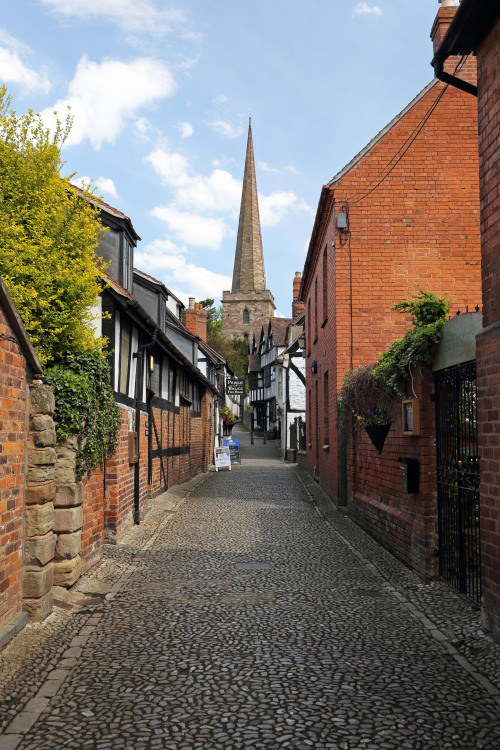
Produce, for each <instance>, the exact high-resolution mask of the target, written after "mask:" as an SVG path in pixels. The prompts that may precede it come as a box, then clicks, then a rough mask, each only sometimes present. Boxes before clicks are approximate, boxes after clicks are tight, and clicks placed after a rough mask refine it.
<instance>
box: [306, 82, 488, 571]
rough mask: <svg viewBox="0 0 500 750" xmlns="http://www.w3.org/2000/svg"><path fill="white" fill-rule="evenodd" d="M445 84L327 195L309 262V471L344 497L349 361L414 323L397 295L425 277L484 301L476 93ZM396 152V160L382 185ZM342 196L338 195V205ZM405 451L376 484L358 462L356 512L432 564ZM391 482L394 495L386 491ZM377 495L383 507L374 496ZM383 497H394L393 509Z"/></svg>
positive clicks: (461, 303)
mask: <svg viewBox="0 0 500 750" xmlns="http://www.w3.org/2000/svg"><path fill="white" fill-rule="evenodd" d="M443 89H444V84H442V83H441V82H437V83H436V84H435V85H433V86H432V88H430V90H428V91H427V93H426V94H425V95H424V96H423V97H422V98H421V99H420V100H419V101H417V102H416V103H415V104H414V105H413V106H412V107H411V108H410V109H409V110H408V111H407V112H406V113H405V114H404V115H403V116H402V118H401V119H400V120H399V121H398V122H396V123H395V124H393V126H392V127H390V128H388V129H387V131H386V132H385V134H384V135H383V136H382V137H381V138H380V139H379V140H378V142H377V143H375V144H373V145H372V147H371V149H370V150H368V151H367V153H366V154H365V155H364V156H362V157H361V158H360V159H359V161H358V162H357V163H356V164H355V165H353V166H352V167H351V168H350V169H348V170H346V171H345V173H344V174H343V175H341V176H340V177H339V178H338V180H337V181H336V182H335V183H334V184H332V185H331V186H330V188H327V189H326V190H325V191H324V194H323V196H322V200H323V198H325V200H324V202H323V203H322V204H320V206H322V207H321V208H320V214H319V215H318V218H317V224H316V228H318V227H319V229H317V232H316V235H315V240H314V243H315V244H314V245H313V247H312V248H310V251H309V254H308V259H307V261H306V267H305V269H304V282H303V291H302V297H303V298H304V301H305V302H306V305H307V307H306V309H307V310H308V313H307V315H306V317H307V318H308V319H307V350H308V357H307V368H306V373H307V393H308V399H307V423H308V445H307V462H308V468H309V471H310V472H311V473H313V472H315V473H316V475H317V477H318V480H319V482H320V484H321V486H322V487H323V488H324V489H325V491H326V492H327V493H328V495H329V496H330V497H331V498H332V499H334V500H336V499H337V497H338V482H339V477H338V455H337V436H336V425H335V413H334V407H335V403H336V400H337V398H338V392H339V390H340V388H341V385H342V382H343V378H344V375H345V373H346V372H347V371H348V370H350V369H351V368H352V367H354V368H356V367H358V366H359V365H362V364H369V363H371V362H374V361H376V359H377V358H378V355H379V354H380V353H381V352H382V351H384V350H385V349H386V348H387V347H388V346H389V345H390V344H391V343H392V342H393V341H394V340H395V339H396V338H397V337H400V336H402V335H403V334H404V332H405V330H406V329H407V328H408V326H409V325H410V320H409V318H408V317H406V316H403V315H401V314H400V313H396V312H395V311H393V310H391V309H390V308H391V305H392V304H393V303H394V302H397V301H400V300H403V299H408V298H410V297H412V296H414V295H415V294H416V284H417V283H418V284H419V285H421V286H422V287H423V288H424V289H431V290H432V291H434V292H435V293H436V294H438V295H443V294H448V297H449V299H450V302H451V306H452V311H453V312H455V311H456V310H462V311H465V309H466V307H467V306H468V307H469V310H473V309H474V307H475V306H476V305H477V304H480V302H481V290H480V271H479V264H480V238H479V184H478V155H477V112H476V103H475V100H474V98H473V97H471V96H470V95H467V94H465V93H462V92H460V91H458V90H456V89H452V88H447V89H446V91H445V92H444V93H443V96H442V98H441V100H440V101H439V102H437V97H438V96H439V95H440V94H441V93H442V92H443ZM434 103H436V108H435V109H434V110H433V112H432V114H431V116H430V117H429V119H428V120H427V122H426V124H425V126H424V127H423V129H422V131H421V132H420V133H419V135H418V137H417V138H416V140H415V141H414V142H413V144H412V145H411V146H410V147H409V149H408V151H407V152H406V154H405V155H404V156H402V158H401V160H400V161H399V162H398V163H397V164H395V161H396V159H394V157H395V155H397V154H399V155H401V151H400V150H404V148H405V143H406V142H407V139H408V138H409V137H410V136H411V134H412V133H414V132H415V130H416V129H417V128H418V126H419V123H421V122H422V120H423V118H424V117H425V116H426V114H428V113H429V110H430V108H431V106H432V105H433V104H434ZM397 158H399V157H397ZM391 159H394V160H393V161H392V162H391ZM389 163H390V165H391V166H393V167H394V168H393V169H392V171H391V172H390V173H389V174H388V176H387V177H386V179H384V180H383V181H382V182H381V183H380V185H378V183H379V182H380V180H381V177H382V176H384V175H386V174H387V165H388V164H389ZM375 186H376V187H375ZM372 188H375V189H373V190H372ZM370 190H372V192H369V191H370ZM328 195H329V198H328ZM325 196H326V197H325ZM332 198H333V201H334V206H333V210H332V211H331V214H329V213H328V212H329V199H330V200H331V199H332ZM340 211H346V212H347V213H348V216H349V229H350V234H347V233H340V232H339V231H338V230H337V229H336V224H335V217H336V214H337V213H338V212H340ZM334 245H335V246H334ZM325 248H326V250H327V259H326V268H327V279H326V283H325V282H324V274H323V268H324V262H323V254H324V250H325ZM316 290H317V291H316ZM325 293H326V295H327V315H326V316H325V315H324V312H323V299H324V294H325ZM309 305H310V313H309ZM351 309H352V314H351ZM313 361H316V362H317V374H316V375H314V374H312V372H311V364H312V362H313ZM326 373H328V383H329V389H330V390H329V397H328V402H329V404H330V415H329V418H328V420H327V425H325V420H324V397H323V384H324V378H325V374H326ZM316 383H317V384H318V388H317V392H318V399H319V403H318V410H317V411H318V422H316V406H315V392H316ZM393 430H394V427H393ZM415 440H416V441H418V442H416V444H415V446H414V447H413V450H414V455H419V454H421V453H422V451H423V450H424V447H425V444H424V442H423V440H422V439H421V438H420V439H419V438H416V439H415ZM390 445H391V443H390V442H389V443H388V446H390ZM323 446H329V447H328V448H324V447H323ZM425 449H427V448H425ZM356 450H357V451H358V456H357V458H358V459H360V460H361V461H366V460H367V457H366V455H365V453H364V452H363V451H364V450H365V448H362V447H361V444H359V439H358V442H357V445H356ZM360 450H361V453H359V451H360ZM370 450H371V449H370ZM401 450H402V446H396V445H394V446H392V447H391V448H390V450H389V451H388V453H386V450H385V449H384V453H383V454H382V455H383V459H381V463H377V466H382V467H383V471H382V472H380V471H379V473H378V476H377V475H376V474H374V475H373V476H372V478H371V479H370V480H367V481H368V484H367V485H364V486H363V485H362V484H360V482H361V474H360V472H359V471H358V472H357V473H356V475H355V480H356V483H357V484H356V487H357V489H356V491H355V494H354V495H353V496H352V497H353V499H354V500H355V501H356V504H355V506H354V512H355V513H357V515H358V518H360V517H361V513H360V507H361V503H363V506H364V513H365V515H366V518H367V521H366V523H367V525H369V526H370V530H371V531H372V532H373V533H374V534H375V533H376V534H377V536H379V538H381V539H382V540H383V541H384V543H386V544H387V545H388V546H391V547H393V548H394V549H396V550H398V552H400V553H401V554H403V553H402V552H401V550H403V548H404V547H405V546H406V545H407V544H409V543H410V541H411V539H413V542H411V544H413V548H410V550H409V551H407V557H410V558H411V560H412V564H415V565H416V566H417V567H418V568H419V569H421V570H424V569H425V568H426V566H427V562H426V561H425V558H426V555H427V551H426V549H427V548H426V547H425V545H424V547H422V546H421V542H420V541H418V540H417V537H416V536H415V524H416V523H417V521H416V518H417V517H418V515H419V513H420V515H421V518H422V519H425V520H422V521H418V523H420V522H422V523H423V524H424V526H427V518H428V511H427V509H426V508H425V507H422V508H421V510H420V511H419V510H418V508H416V509H415V513H414V514H413V512H410V513H409V511H408V498H407V497H405V496H402V495H401V494H400V493H399V496H398V489H397V488H398V486H399V477H400V468H399V464H397V462H396V458H397V456H399V455H404V454H401V452H400V451H401ZM396 453H397V456H396ZM375 458H377V457H375ZM378 460H379V459H378V458H377V461H378ZM365 469H366V465H365V464H363V470H365ZM390 477H392V480H391V479H390ZM379 480H380V482H381V483H380V484H379ZM382 480H384V481H382ZM391 481H392V482H393V484H392V485H391V484H390V482H391ZM387 482H389V485H386V483H387ZM391 487H392V489H391ZM377 488H378V489H377ZM386 491H387V492H389V499H388V500H387V499H384V498H385V497H386V494H385V493H386ZM391 493H392V494H391ZM370 502H371V504H372V509H371V515H370V514H369V513H368V507H367V506H368V504H369V503H370ZM381 502H382V505H384V504H385V505H386V506H387V508H381V506H380V503H381ZM417 502H420V500H417ZM434 502H435V500H434ZM425 503H427V499H426V500H425ZM425 503H424V505H425ZM398 506H399V510H397V508H398ZM391 508H392V509H393V510H389V509H391ZM400 511H402V513H400ZM384 515H385V519H384ZM390 518H392V519H398V518H399V519H400V520H399V522H398V524H396V526H398V525H399V528H400V529H401V532H400V531H396V526H394V525H392V528H391V523H392V521H391V523H389V520H388V519H390ZM377 529H378V530H377ZM405 529H406V530H405ZM400 533H401V534H403V535H406V537H405V539H404V542H403V537H401V538H400V537H398V535H399V534H400ZM426 533H427V532H426ZM429 533H431V535H432V533H433V532H429ZM429 549H430V547H429ZM403 556H404V555H403ZM431 567H432V565H431Z"/></svg>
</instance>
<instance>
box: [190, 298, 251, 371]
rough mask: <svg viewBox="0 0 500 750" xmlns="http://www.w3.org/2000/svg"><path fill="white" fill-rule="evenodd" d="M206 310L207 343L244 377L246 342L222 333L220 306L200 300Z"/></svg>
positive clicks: (246, 358)
mask: <svg viewBox="0 0 500 750" xmlns="http://www.w3.org/2000/svg"><path fill="white" fill-rule="evenodd" d="M200 304H201V306H202V307H203V308H204V310H206V312H207V344H208V345H209V346H211V347H212V349H215V351H216V352H217V353H218V354H220V355H221V357H224V359H226V360H227V362H228V364H229V367H230V368H231V369H232V370H233V371H234V372H235V374H236V375H237V376H238V377H239V378H242V379H244V378H246V376H247V366H248V344H247V342H246V341H245V340H244V339H237V338H232V339H230V338H228V337H227V336H223V335H222V307H220V306H219V307H215V305H214V300H213V299H210V298H207V299H203V300H201V302H200Z"/></svg>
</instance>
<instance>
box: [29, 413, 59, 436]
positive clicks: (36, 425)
mask: <svg viewBox="0 0 500 750" xmlns="http://www.w3.org/2000/svg"><path fill="white" fill-rule="evenodd" d="M53 429H54V420H53V419H52V417H49V416H48V415H47V414H35V416H33V417H31V424H30V431H34V432H44V431H45V430H53Z"/></svg>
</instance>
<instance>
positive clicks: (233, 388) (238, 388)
mask: <svg viewBox="0 0 500 750" xmlns="http://www.w3.org/2000/svg"><path fill="white" fill-rule="evenodd" d="M226 393H227V395H228V396H244V395H245V381H244V380H241V379H240V378H228V379H227V380H226Z"/></svg>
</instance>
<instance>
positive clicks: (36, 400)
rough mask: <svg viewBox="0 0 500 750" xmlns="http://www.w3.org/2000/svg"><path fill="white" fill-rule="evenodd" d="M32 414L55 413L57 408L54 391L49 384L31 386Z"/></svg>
mask: <svg viewBox="0 0 500 750" xmlns="http://www.w3.org/2000/svg"><path fill="white" fill-rule="evenodd" d="M30 399H31V406H30V411H31V414H53V413H54V409H55V399H54V392H53V391H52V388H49V386H48V385H32V386H30Z"/></svg>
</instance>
